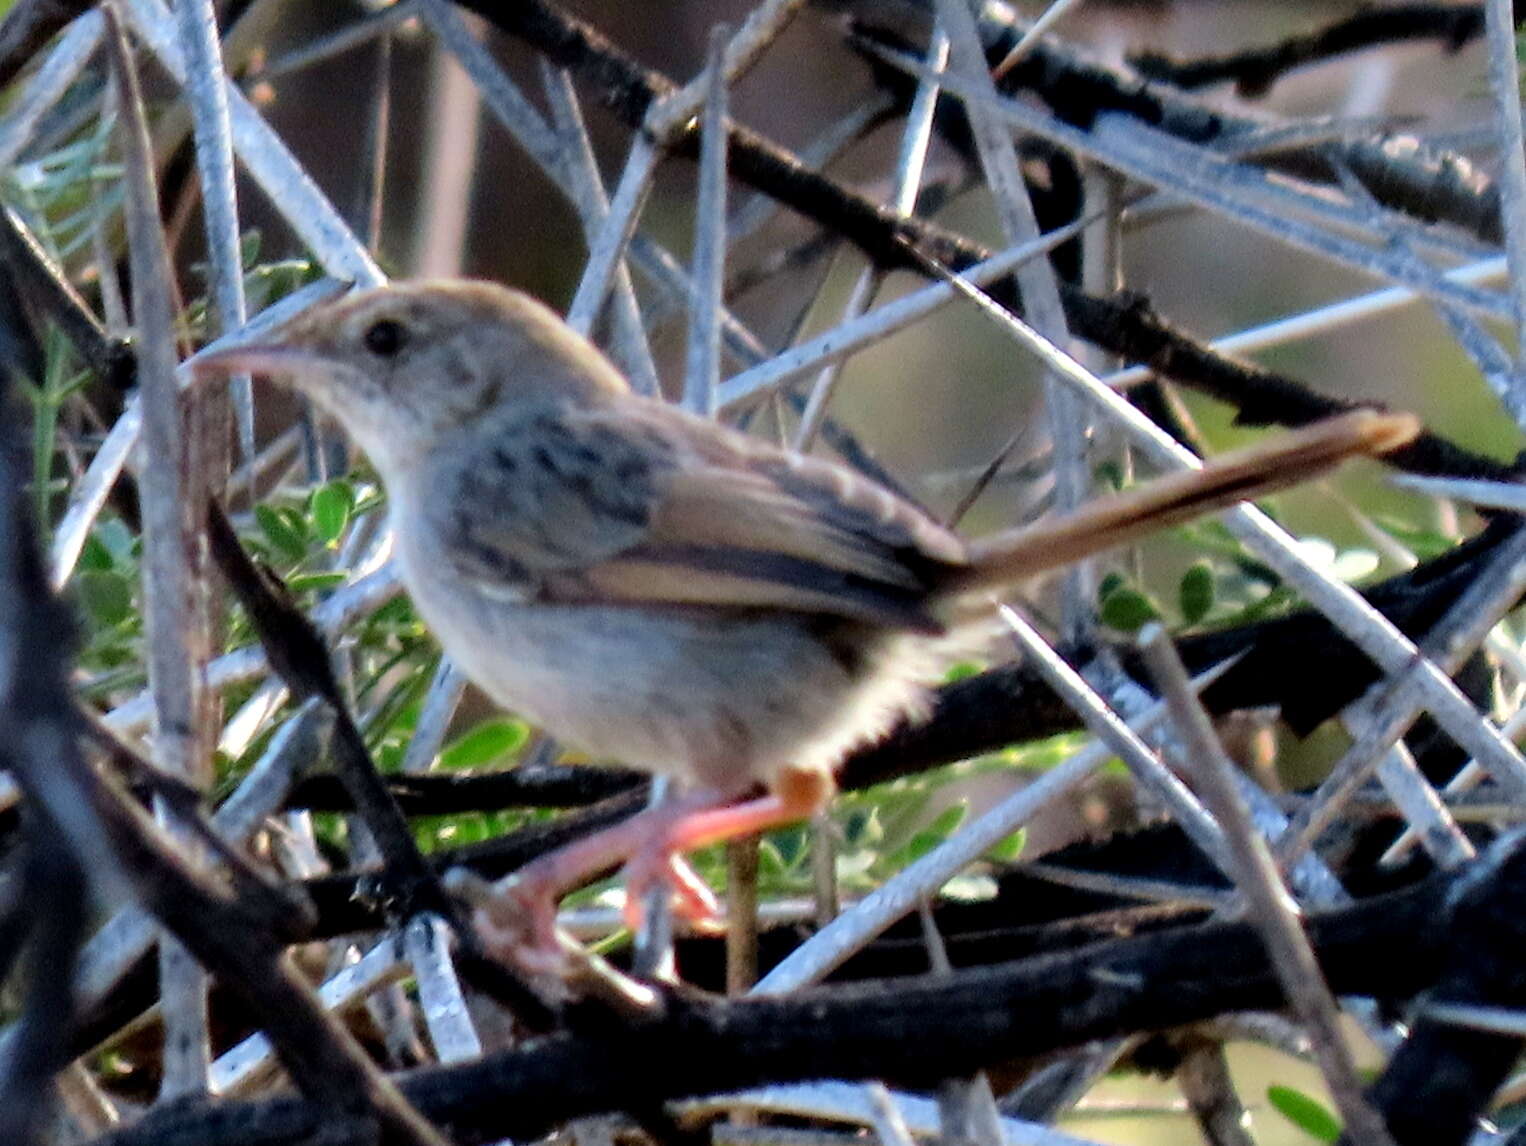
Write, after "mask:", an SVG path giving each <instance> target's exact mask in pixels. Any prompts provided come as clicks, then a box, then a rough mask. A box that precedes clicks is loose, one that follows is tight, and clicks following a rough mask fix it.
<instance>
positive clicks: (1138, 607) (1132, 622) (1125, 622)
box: [1098, 588, 1160, 633]
mask: <svg viewBox="0 0 1526 1146" xmlns="http://www.w3.org/2000/svg"><path fill="white" fill-rule="evenodd" d="M1098 615H1099V616H1100V617H1101V618H1102V623H1103V624H1104V625H1106V626H1107V627H1108V628H1110V629H1117V630H1119V631H1120V632H1124V633H1132V632H1134V631H1136V630H1138V629H1142V628H1144V626H1145V625H1147V624H1149V623H1150V622H1151V621H1156V620H1159V619H1160V610H1159V609H1157V608H1156V607H1155V602H1153V601H1151V600H1150V598H1149V597H1147V596H1145V595H1144V594H1143V593H1141V592H1140V591H1139V590H1138V589H1130V588H1122V589H1115V590H1114V591H1113V592H1111V593H1109V594H1108V595H1107V597H1106V598H1105V599H1104V600H1103V602H1102V607H1101V609H1099V610H1098Z"/></svg>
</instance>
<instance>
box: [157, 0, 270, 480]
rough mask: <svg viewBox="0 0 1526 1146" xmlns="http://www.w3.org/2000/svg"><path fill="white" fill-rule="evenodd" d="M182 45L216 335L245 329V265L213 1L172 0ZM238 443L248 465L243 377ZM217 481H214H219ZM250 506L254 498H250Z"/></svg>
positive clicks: (247, 390) (243, 379)
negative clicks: (199, 178) (240, 238)
mask: <svg viewBox="0 0 1526 1146" xmlns="http://www.w3.org/2000/svg"><path fill="white" fill-rule="evenodd" d="M176 6H177V9H178V12H179V16H180V44H181V50H182V51H183V52H184V53H185V59H186V86H185V95H186V100H187V102H188V103H190V105H191V116H192V123H193V126H194V138H195V145H196V170H197V172H198V173H199V174H200V177H201V200H202V217H203V220H204V222H205V225H206V234H207V258H208V262H209V263H210V264H211V268H212V276H211V277H212V297H213V300H214V301H215V303H216V305H215V307H214V310H215V312H216V315H217V327H216V330H217V333H219V334H226V333H228V332H229V331H231V330H237V329H238V328H239V327H241V326H243V325H244V321H245V319H246V317H247V315H246V313H245V305H244V261H243V252H242V251H241V250H240V244H239V227H238V192H237V189H236V188H235V186H234V181H233V140H232V133H231V130H230V128H229V126H228V86H227V83H226V82H225V75H224V72H223V61H222V50H221V45H220V43H219V40H218V35H217V13H216V11H215V10H214V9H213V7H212V0H176ZM230 386H231V388H232V393H233V413H234V422H235V425H236V426H237V428H238V442H239V447H240V451H241V453H242V455H243V459H244V461H246V462H249V461H252V460H253V458H254V388H253V383H252V381H251V380H250V378H249V376H248V375H247V374H240V375H236V376H235V377H234V378H233V379H232V380H231V382H230ZM220 478H221V475H218V479H219V480H220ZM251 500H252V498H251Z"/></svg>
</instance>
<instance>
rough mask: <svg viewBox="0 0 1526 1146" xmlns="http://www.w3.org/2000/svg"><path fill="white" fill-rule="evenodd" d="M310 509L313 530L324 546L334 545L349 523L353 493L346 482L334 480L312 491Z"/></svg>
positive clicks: (353, 498)
mask: <svg viewBox="0 0 1526 1146" xmlns="http://www.w3.org/2000/svg"><path fill="white" fill-rule="evenodd" d="M310 508H311V510H312V515H313V528H314V529H315V530H317V532H318V537H319V538H320V539H321V540H322V541H323V543H324V544H325V545H334V544H336V543H337V542H338V541H339V538H340V537H341V536H342V535H343V534H344V527H345V526H346V525H348V524H349V523H350V513H351V511H352V510H354V508H355V491H354V489H352V488H351V487H350V483H349V482H347V481H343V480H339V479H336V480H334V481H331V482H329V483H328V485H325V486H320V487H319V488H317V489H315V490H313V496H312V501H311V505H310Z"/></svg>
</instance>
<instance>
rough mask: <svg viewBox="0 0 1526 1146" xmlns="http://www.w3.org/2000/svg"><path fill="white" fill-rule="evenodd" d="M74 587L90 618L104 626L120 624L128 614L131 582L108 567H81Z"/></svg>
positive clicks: (130, 613)
mask: <svg viewBox="0 0 1526 1146" xmlns="http://www.w3.org/2000/svg"><path fill="white" fill-rule="evenodd" d="M74 591H75V592H76V593H77V594H78V595H79V600H80V604H82V605H84V607H85V609H86V611H87V612H88V613H89V614H90V616H91V618H92V619H93V620H95V621H96V622H97V623H98V624H101V625H105V626H108V627H110V626H115V625H120V624H121V623H122V622H123V621H125V620H126V619H127V618H128V617H130V616H132V582H130V581H129V580H128V579H127V578H126V577H124V576H122V574H120V573H117V572H114V571H112V570H108V569H81V570H80V571H79V572H78V573H76V574H75V575H74Z"/></svg>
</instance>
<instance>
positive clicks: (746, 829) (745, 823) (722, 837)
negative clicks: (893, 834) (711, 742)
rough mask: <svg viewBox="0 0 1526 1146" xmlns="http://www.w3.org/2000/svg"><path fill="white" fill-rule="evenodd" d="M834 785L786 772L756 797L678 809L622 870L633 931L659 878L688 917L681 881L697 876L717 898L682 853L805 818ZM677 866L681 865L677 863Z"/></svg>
mask: <svg viewBox="0 0 1526 1146" xmlns="http://www.w3.org/2000/svg"><path fill="white" fill-rule="evenodd" d="M835 790H836V786H835V785H834V784H833V783H832V778H831V777H830V776H828V775H826V774H825V773H821V772H786V773H784V774H783V775H782V776H781V777H780V779H779V781H778V782H777V783H776V784H775V786H774V790H773V791H772V792H770V793H769V794H768V795H766V796H760V797H759V798H758V799H756V800H747V801H745V802H744V803H741V804H731V803H726V804H723V805H719V806H717V805H715V804H714V803H712V804H711V805H710V806H708V807H704V806H701V807H694V808H690V809H688V810H687V811H680V814H679V815H678V816H677V817H676V818H675V819H674V820H673V821H672V822H671V823H670V824H669V825H667V827H666V830H665V831H663V832H662V833H661V834H660V835H659V834H655V833H654V834H653V835H652V836H651V837H649V838H648V839H647V840H646V841H645V843H644V844H643V846H642V847H641V849H640V850H639V851H636V852H633V853H632V854H631V858H630V861H629V862H628V863H627V864H626V865H625V870H624V871H623V872H622V873H621V874H622V875H623V876H624V877H625V921H626V924H627V925H628V926H629V927H631V929H632V930H634V929H636V928H638V927H640V925H641V912H642V907H643V905H644V904H645V902H646V893H647V892H648V891H650V890H651V888H652V887H653V886H654V885H655V884H656V883H657V881H658V880H663V881H665V882H667V883H668V884H669V886H670V887H672V888H673V889H674V891H675V892H676V893H677V895H678V897H679V898H678V900H677V907H678V910H679V913H680V914H681V915H684V917H685V918H690V916H688V915H687V914H686V913H685V898H684V897H685V895H686V893H687V891H688V889H687V888H686V887H685V885H684V884H683V883H681V882H679V880H681V879H684V878H688V879H693V880H694V881H695V883H697V884H698V886H699V888H701V889H703V891H704V893H705V896H706V898H707V899H709V902H711V903H714V899H713V898H711V897H710V895H709V890H710V889H709V888H707V887H705V885H704V884H703V883H702V882H700V881H699V880H698V877H696V876H695V875H694V873H693V871H692V869H690V868H689V866H688V865H687V864H686V863H684V862H683V860H682V859H681V858H680V857H681V856H682V855H683V853H684V852H690V851H693V850H695V849H696V848H703V847H708V846H709V845H711V844H718V843H724V842H725V841H727V840H734V839H736V838H737V837H739V836H750V835H754V834H756V833H758V832H766V831H768V830H769V829H770V828H777V827H780V826H781V825H783V824H792V823H794V822H795V821H797V820H804V819H807V818H809V817H810V816H813V815H815V814H816V812H817V811H819V810H820V809H821V808H822V807H824V806H825V805H826V803H827V801H828V800H830V799H831V798H832V793H833V792H834V791H835ZM675 809H676V806H675ZM675 865H682V866H681V868H676V867H675ZM711 918H713V915H712V916H711Z"/></svg>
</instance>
